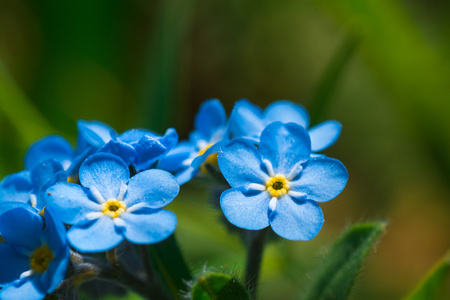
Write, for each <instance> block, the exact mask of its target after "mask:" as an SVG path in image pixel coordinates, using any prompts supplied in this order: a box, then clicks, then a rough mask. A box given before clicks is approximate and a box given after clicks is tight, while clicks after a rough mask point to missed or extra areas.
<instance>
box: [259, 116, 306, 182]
mask: <svg viewBox="0 0 450 300" xmlns="http://www.w3.org/2000/svg"><path fill="white" fill-rule="evenodd" d="M259 151H260V153H261V154H262V156H263V158H265V159H267V160H269V161H270V162H271V163H272V167H273V170H274V172H275V174H283V175H286V174H289V172H291V170H292V168H293V167H294V166H295V165H296V164H297V163H299V162H305V161H307V160H308V159H309V155H310V153H311V141H310V138H309V134H308V132H307V131H306V129H305V128H303V127H302V126H300V125H298V124H295V123H287V124H283V123H281V122H274V123H272V124H270V125H268V126H267V127H266V128H265V129H264V131H263V132H262V134H261V141H260V144H259Z"/></svg>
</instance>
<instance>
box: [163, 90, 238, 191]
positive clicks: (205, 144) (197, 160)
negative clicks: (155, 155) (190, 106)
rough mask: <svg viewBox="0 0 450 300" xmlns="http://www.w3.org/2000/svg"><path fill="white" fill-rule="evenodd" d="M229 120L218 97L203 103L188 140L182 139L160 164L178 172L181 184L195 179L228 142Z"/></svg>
mask: <svg viewBox="0 0 450 300" xmlns="http://www.w3.org/2000/svg"><path fill="white" fill-rule="evenodd" d="M228 141H229V139H228V123H227V116H226V112H225V108H224V107H223V105H222V103H220V101H219V100H217V99H210V100H207V101H205V102H203V103H202V105H201V106H200V108H199V110H198V112H197V114H196V115H195V120H194V131H192V132H191V133H190V135H189V140H188V141H182V142H180V143H178V145H176V146H175V147H174V148H173V149H172V150H171V151H170V152H169V153H168V154H167V155H166V156H165V157H163V158H162V159H161V160H160V161H159V162H158V168H161V169H164V170H167V171H169V172H171V173H173V174H174V175H175V177H176V178H177V180H178V182H179V183H180V184H184V183H186V182H188V181H189V180H191V179H192V178H193V177H194V176H195V175H196V174H197V172H198V171H199V169H200V168H201V167H202V165H203V164H204V163H210V164H215V163H216V159H217V156H216V153H217V151H219V149H220V147H222V146H223V145H224V144H226V143H227V142H228Z"/></svg>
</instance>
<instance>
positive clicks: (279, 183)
mask: <svg viewBox="0 0 450 300" xmlns="http://www.w3.org/2000/svg"><path fill="white" fill-rule="evenodd" d="M266 190H267V192H269V194H270V197H281V196H283V195H286V194H287V192H289V181H287V180H286V178H285V177H284V176H283V175H280V174H277V175H275V176H273V177H271V178H269V179H268V180H267V181H266Z"/></svg>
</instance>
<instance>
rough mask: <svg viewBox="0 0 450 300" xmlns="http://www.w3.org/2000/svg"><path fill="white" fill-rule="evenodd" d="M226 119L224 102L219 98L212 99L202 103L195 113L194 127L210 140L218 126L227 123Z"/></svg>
mask: <svg viewBox="0 0 450 300" xmlns="http://www.w3.org/2000/svg"><path fill="white" fill-rule="evenodd" d="M226 119H227V115H226V112H225V108H223V105H222V103H220V101H219V100H217V99H210V100H207V101H205V102H203V103H202V104H201V105H200V108H199V110H198V112H197V114H196V115H195V121H194V128H195V130H197V131H198V132H200V133H201V134H202V135H203V137H204V138H205V139H207V140H209V139H210V138H211V137H212V135H213V134H214V132H215V131H216V130H217V129H218V128H220V127H223V126H224V125H225V123H226Z"/></svg>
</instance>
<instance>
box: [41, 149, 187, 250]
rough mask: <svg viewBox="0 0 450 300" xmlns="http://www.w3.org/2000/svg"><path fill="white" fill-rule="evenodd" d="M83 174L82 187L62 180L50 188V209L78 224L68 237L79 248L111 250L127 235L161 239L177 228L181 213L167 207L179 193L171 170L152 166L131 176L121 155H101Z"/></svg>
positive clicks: (140, 239)
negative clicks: (175, 212)
mask: <svg viewBox="0 0 450 300" xmlns="http://www.w3.org/2000/svg"><path fill="white" fill-rule="evenodd" d="M79 177H80V182H81V186H80V185H76V184H72V183H66V182H60V183H56V184H55V185H53V186H52V187H50V188H49V189H48V190H47V192H46V194H47V198H46V200H47V205H48V207H50V208H52V209H54V211H55V212H56V213H57V214H58V217H60V219H61V220H62V221H63V222H64V223H67V224H71V225H73V226H72V227H71V228H70V229H69V231H68V232H67V236H68V239H69V242H70V244H71V245H72V246H73V247H75V248H76V249H77V250H79V251H82V252H101V251H106V250H109V249H112V248H114V247H116V246H117V245H118V244H120V243H121V242H122V241H123V239H124V238H125V239H127V240H129V241H130V242H132V243H136V244H151V243H157V242H159V241H162V240H164V239H165V238H167V237H168V236H169V235H171V234H172V233H173V232H174V231H175V227H176V223H177V219H176V216H175V214H173V213H172V212H170V211H167V210H164V209H161V208H162V207H163V206H165V205H167V204H169V203H170V202H171V201H172V200H173V199H174V198H175V196H176V195H177V194H178V191H179V185H178V183H177V181H176V179H175V178H174V177H173V176H172V175H171V174H170V173H168V172H166V171H163V170H157V169H152V170H147V171H143V172H140V173H138V174H136V175H135V176H133V177H132V178H130V173H129V170H128V166H127V165H126V164H125V163H124V162H123V160H122V159H121V158H119V157H118V156H115V155H112V154H108V153H97V154H94V155H92V156H90V157H88V158H87V159H86V160H85V162H84V163H83V164H82V165H81V167H80V172H79Z"/></svg>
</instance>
